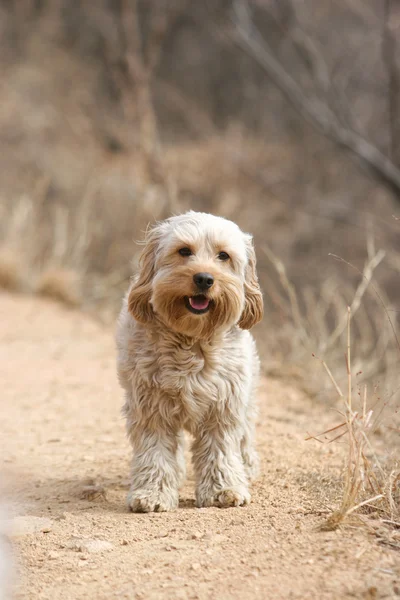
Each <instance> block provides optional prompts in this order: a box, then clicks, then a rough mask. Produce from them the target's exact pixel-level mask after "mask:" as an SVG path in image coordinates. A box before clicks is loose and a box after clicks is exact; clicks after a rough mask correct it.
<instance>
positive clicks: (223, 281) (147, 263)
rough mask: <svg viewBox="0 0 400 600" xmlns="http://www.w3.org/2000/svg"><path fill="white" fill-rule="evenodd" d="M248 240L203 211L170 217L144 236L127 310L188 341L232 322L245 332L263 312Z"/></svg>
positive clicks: (144, 321)
mask: <svg viewBox="0 0 400 600" xmlns="http://www.w3.org/2000/svg"><path fill="white" fill-rule="evenodd" d="M255 264H256V260H255V254H254V249H253V244H252V239H251V236H249V235H248V234H245V233H243V232H242V231H241V230H240V229H239V227H238V226H237V225H236V224H235V223H232V222H231V221H227V220H226V219H222V218H220V217H215V216H212V215H208V214H205V213H195V212H189V213H186V214H184V215H179V216H176V217H171V218H170V219H168V220H166V221H164V222H162V223H160V224H158V225H157V226H155V227H154V228H153V229H151V230H150V231H149V232H148V233H147V236H146V240H145V248H144V251H143V254H142V256H141V260H140V272H139V275H138V276H137V278H136V280H135V281H134V283H133V285H132V288H131V290H130V294H129V299H128V307H129V310H130V312H131V313H132V315H133V316H134V317H135V319H136V320H137V321H139V322H141V323H148V322H150V321H151V320H152V319H153V318H154V314H155V313H156V314H157V315H158V317H159V318H161V320H162V321H163V322H164V323H165V324H166V325H167V327H169V328H170V329H172V330H173V331H176V332H178V333H182V334H184V335H187V336H190V337H197V338H204V337H209V336H210V334H212V332H214V331H216V330H218V329H223V328H226V329H227V328H229V327H231V326H232V325H234V324H236V323H237V324H238V325H239V326H240V327H242V328H243V329H250V328H251V327H252V326H253V325H255V323H257V322H258V321H260V319H261V318H262V314H263V301H262V294H261V291H260V288H259V285H258V280H257V274H256V268H255Z"/></svg>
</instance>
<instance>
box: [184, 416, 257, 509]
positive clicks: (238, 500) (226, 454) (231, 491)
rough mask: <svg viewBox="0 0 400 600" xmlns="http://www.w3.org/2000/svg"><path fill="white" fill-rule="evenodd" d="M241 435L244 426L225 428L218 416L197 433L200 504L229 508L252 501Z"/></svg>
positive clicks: (197, 487)
mask: <svg viewBox="0 0 400 600" xmlns="http://www.w3.org/2000/svg"><path fill="white" fill-rule="evenodd" d="M241 437H242V432H241V429H240V427H237V428H235V427H232V426H230V427H229V428H225V427H224V425H223V422H221V421H218V420H217V419H216V420H215V421H214V422H213V423H212V424H209V425H208V426H207V427H202V428H201V429H200V430H199V431H198V432H197V434H196V436H195V441H194V444H193V448H192V450H193V464H194V469H195V473H196V505H197V506H198V507H202V506H219V507H221V508H226V507H229V506H243V505H245V504H248V503H249V502H250V494H249V491H248V480H247V476H246V473H245V469H244V465H243V460H242V455H241V448H240V441H241Z"/></svg>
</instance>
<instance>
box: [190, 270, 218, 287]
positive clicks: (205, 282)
mask: <svg viewBox="0 0 400 600" xmlns="http://www.w3.org/2000/svg"><path fill="white" fill-rule="evenodd" d="M193 281H194V282H195V284H196V285H197V287H198V288H199V290H202V291H204V290H208V288H210V287H211V286H212V284H213V283H214V277H213V276H212V275H211V273H196V275H193Z"/></svg>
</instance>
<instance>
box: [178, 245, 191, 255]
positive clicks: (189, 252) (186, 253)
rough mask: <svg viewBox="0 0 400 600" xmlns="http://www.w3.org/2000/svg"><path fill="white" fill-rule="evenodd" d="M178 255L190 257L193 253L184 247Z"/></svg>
mask: <svg viewBox="0 0 400 600" xmlns="http://www.w3.org/2000/svg"><path fill="white" fill-rule="evenodd" d="M178 253H179V254H180V255H181V256H192V254H193V252H192V251H191V249H190V248H187V247H186V246H185V248H180V250H178Z"/></svg>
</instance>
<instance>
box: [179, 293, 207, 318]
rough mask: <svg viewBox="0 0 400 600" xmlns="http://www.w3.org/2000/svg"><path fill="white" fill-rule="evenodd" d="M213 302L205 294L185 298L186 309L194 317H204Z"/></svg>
mask: <svg viewBox="0 0 400 600" xmlns="http://www.w3.org/2000/svg"><path fill="white" fill-rule="evenodd" d="M211 303H212V300H209V299H208V298H207V297H206V296H204V295H203V294H199V295H197V296H185V305H186V308H187V309H188V310H189V311H190V312H191V313H193V314H194V315H204V313H206V312H208V311H209V310H210V307H211Z"/></svg>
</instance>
